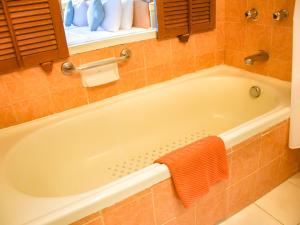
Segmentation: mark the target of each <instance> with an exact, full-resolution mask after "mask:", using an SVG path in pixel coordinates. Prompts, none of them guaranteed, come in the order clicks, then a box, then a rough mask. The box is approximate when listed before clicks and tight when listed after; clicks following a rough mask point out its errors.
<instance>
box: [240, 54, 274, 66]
mask: <svg viewBox="0 0 300 225" xmlns="http://www.w3.org/2000/svg"><path fill="white" fill-rule="evenodd" d="M269 58H270V56H269V53H267V52H266V51H264V50H259V52H258V53H257V54H254V55H250V56H247V57H246V58H245V59H244V62H245V64H246V65H253V64H254V63H255V62H265V61H268V60H269Z"/></svg>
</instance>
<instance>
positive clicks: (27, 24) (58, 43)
mask: <svg viewBox="0 0 300 225" xmlns="http://www.w3.org/2000/svg"><path fill="white" fill-rule="evenodd" d="M1 2H2V5H3V9H4V10H5V11H6V15H7V18H8V19H7V22H8V25H9V27H10V29H11V34H12V36H11V38H12V39H13V43H14V45H15V46H14V47H15V50H16V53H17V56H18V60H19V64H20V65H21V66H32V65H39V64H41V63H44V62H51V61H54V60H58V59H63V58H66V57H68V55H69V53H68V48H67V44H66V38H65V33H64V29H63V22H62V18H61V13H60V5H59V1H58V0H1Z"/></svg>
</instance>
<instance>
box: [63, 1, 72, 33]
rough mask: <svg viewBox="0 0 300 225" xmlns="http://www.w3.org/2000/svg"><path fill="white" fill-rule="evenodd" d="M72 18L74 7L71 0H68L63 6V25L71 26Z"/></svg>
mask: <svg viewBox="0 0 300 225" xmlns="http://www.w3.org/2000/svg"><path fill="white" fill-rule="evenodd" d="M73 18H74V7H73V3H72V0H69V1H68V3H67V5H66V8H65V13H64V25H65V26H66V27H69V26H71V25H72V23H73Z"/></svg>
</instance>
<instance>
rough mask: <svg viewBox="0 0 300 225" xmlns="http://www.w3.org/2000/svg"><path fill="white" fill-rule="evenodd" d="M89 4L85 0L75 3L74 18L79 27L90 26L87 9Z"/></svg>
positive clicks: (74, 22)
mask: <svg viewBox="0 0 300 225" xmlns="http://www.w3.org/2000/svg"><path fill="white" fill-rule="evenodd" d="M88 8H89V5H88V3H87V2H86V1H85V0H81V1H80V2H79V3H78V4H76V5H74V19H73V24H74V25H75V26H78V27H85V26H88V20H87V11H88Z"/></svg>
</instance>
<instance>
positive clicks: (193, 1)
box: [156, 0, 216, 39]
mask: <svg viewBox="0 0 300 225" xmlns="http://www.w3.org/2000/svg"><path fill="white" fill-rule="evenodd" d="M215 1H216V0H157V1H156V11H157V21H158V38H159V39H164V38H171V37H177V36H180V35H184V34H192V33H197V32H202V31H208V30H212V29H214V28H215V14H216V13H215V10H216V9H215V7H216V6H215Z"/></svg>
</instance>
